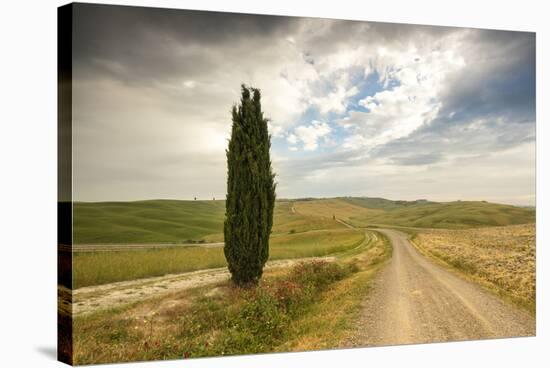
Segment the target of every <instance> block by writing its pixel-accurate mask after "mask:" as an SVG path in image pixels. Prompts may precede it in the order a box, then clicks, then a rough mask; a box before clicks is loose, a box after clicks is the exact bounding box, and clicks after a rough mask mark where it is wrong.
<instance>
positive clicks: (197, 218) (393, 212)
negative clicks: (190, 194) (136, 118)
mask: <svg viewBox="0 0 550 368" xmlns="http://www.w3.org/2000/svg"><path fill="white" fill-rule="evenodd" d="M224 212H225V201H176V200H150V201H137V202H98V203H84V202H77V203H75V204H74V243H75V244H147V243H186V242H190V241H198V240H203V241H206V242H221V241H223V218H224ZM333 216H335V217H336V218H338V219H342V220H346V221H348V222H350V223H352V224H354V225H356V226H369V225H392V226H410V227H429V228H449V229H462V228H471V227H482V226H503V225H514V224H524V223H531V222H534V221H535V210H534V209H531V208H520V207H514V206H508V205H502V204H495V203H487V202H460V201H458V202H446V203H436V202H428V201H422V200H420V201H409V202H407V201H391V200H387V199H382V198H352V197H349V198H331V199H314V200H292V201H290V200H282V201H277V203H276V206H275V214H274V224H273V234H284V233H288V232H304V231H309V230H318V229H337V228H342V225H341V224H340V223H338V222H336V221H334V220H333Z"/></svg>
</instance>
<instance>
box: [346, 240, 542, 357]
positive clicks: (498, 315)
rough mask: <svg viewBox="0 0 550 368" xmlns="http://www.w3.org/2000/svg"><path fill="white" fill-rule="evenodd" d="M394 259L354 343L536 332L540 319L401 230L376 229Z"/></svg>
mask: <svg viewBox="0 0 550 368" xmlns="http://www.w3.org/2000/svg"><path fill="white" fill-rule="evenodd" d="M377 230H379V231H381V232H382V233H384V234H385V235H387V236H388V238H389V239H390V241H391V243H392V245H393V256H392V259H391V261H390V262H389V263H388V264H387V265H386V267H385V268H384V269H382V270H381V271H380V272H379V274H378V275H377V276H376V279H375V280H374V285H373V287H374V289H373V290H371V292H370V293H369V296H368V297H367V299H366V300H365V302H364V311H363V315H362V318H361V319H360V320H359V321H358V333H357V335H356V336H355V337H354V339H353V340H352V341H351V344H352V345H355V346H383V345H400V344H413V343H427V342H443V341H458V340H472V339H486V338H502V337H513V336H533V335H535V333H536V329H535V318H534V317H533V316H531V315H530V314H529V313H528V312H526V311H523V310H522V309H519V308H518V307H516V306H514V305H512V304H510V303H508V302H506V301H503V300H501V299H500V298H498V297H497V296H495V295H493V294H491V293H490V292H488V291H486V290H484V289H482V288H481V287H479V286H478V285H475V284H473V283H471V282H469V281H467V280H465V279H463V278H461V277H459V276H457V275H455V274H454V273H452V272H450V271H448V270H446V269H444V268H443V267H441V266H439V265H437V264H435V263H433V262H432V261H430V260H428V259H426V258H425V257H424V256H422V255H421V254H420V253H419V252H418V251H417V250H416V249H415V248H414V247H413V245H412V244H411V243H410V242H409V241H408V239H407V236H406V234H404V233H402V232H399V231H397V230H389V229H377Z"/></svg>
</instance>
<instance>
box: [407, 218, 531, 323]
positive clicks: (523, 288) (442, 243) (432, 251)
mask: <svg viewBox="0 0 550 368" xmlns="http://www.w3.org/2000/svg"><path fill="white" fill-rule="evenodd" d="M412 243H413V244H414V245H415V246H416V247H417V249H419V251H420V252H421V253H423V254H425V255H427V256H429V257H431V258H435V259H436V260H439V261H440V262H441V263H443V264H444V265H446V266H448V267H450V268H452V269H454V270H456V271H458V272H459V273H461V274H463V275H465V276H467V277H468V278H469V279H471V280H473V281H475V282H477V283H478V284H481V285H482V286H484V287H485V288H486V289H488V290H490V291H492V292H494V293H496V294H499V295H501V296H502V297H504V298H506V299H508V300H511V301H512V302H514V303H515V304H518V305H520V306H522V307H524V308H526V309H527V310H528V311H530V312H531V313H533V314H534V313H535V310H536V274H535V267H536V265H535V263H536V262H535V252H536V249H535V247H536V242H535V224H526V225H511V226H503V227H491V228H479V229H469V230H419V231H417V232H416V234H415V235H414V236H413V237H412Z"/></svg>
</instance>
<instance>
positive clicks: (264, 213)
mask: <svg viewBox="0 0 550 368" xmlns="http://www.w3.org/2000/svg"><path fill="white" fill-rule="evenodd" d="M251 93H252V96H251ZM260 99H261V95H260V90H258V89H255V88H247V87H246V86H245V85H242V86H241V102H240V104H239V105H238V106H237V105H235V106H233V110H232V118H233V126H232V130H231V140H230V141H229V146H228V149H227V151H226V153H227V171H228V175H227V198H226V202H225V221H224V238H225V247H224V253H225V258H226V259H227V263H228V267H229V271H230V272H231V276H232V280H233V282H234V283H235V284H237V285H240V286H242V285H250V284H256V283H257V282H258V281H259V279H260V277H261V276H262V270H263V267H264V265H265V263H266V261H267V259H268V257H269V235H270V233H271V227H272V225H273V208H274V206H275V182H274V177H275V175H274V173H273V171H272V168H271V159H270V157H269V149H270V147H271V142H270V140H271V137H270V135H269V133H268V131H267V121H268V120H267V119H266V118H264V114H263V112H262V105H261V101H260Z"/></svg>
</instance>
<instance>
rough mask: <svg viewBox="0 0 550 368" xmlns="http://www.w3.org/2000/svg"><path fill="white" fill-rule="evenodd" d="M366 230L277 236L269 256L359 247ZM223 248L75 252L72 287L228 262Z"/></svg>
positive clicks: (314, 254)
mask: <svg viewBox="0 0 550 368" xmlns="http://www.w3.org/2000/svg"><path fill="white" fill-rule="evenodd" d="M363 239H364V234H362V233H361V232H357V231H353V230H350V229H347V228H344V229H341V230H328V231H323V232H310V233H308V232H304V233H295V234H286V235H281V236H274V237H272V238H271V240H270V259H271V260H277V259H291V258H304V257H323V256H328V255H331V254H334V253H338V252H345V251H348V250H351V249H353V248H355V247H357V246H358V245H359V244H361V242H362V241H363ZM226 265H227V263H226V260H225V256H224V254H223V248H202V247H177V248H176V247H173V248H172V247H171V248H162V249H142V250H128V251H116V252H75V253H74V256H73V287H75V288H79V287H83V286H91V285H100V284H106V283H111V282H116V281H126V280H134V279H139V278H145V277H154V276H163V275H167V274H172V273H181V272H190V271H196V270H200V269H207V268H216V267H224V266H226Z"/></svg>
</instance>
